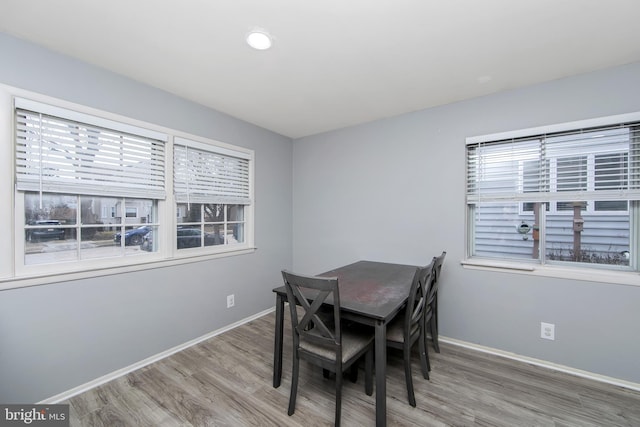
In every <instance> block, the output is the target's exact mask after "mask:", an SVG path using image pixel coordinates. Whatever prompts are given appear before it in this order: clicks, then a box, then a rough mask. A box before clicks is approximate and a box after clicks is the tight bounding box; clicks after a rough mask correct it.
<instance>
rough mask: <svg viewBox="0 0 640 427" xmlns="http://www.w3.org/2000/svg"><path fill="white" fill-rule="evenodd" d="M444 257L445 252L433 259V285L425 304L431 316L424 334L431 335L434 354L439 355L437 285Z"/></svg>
mask: <svg viewBox="0 0 640 427" xmlns="http://www.w3.org/2000/svg"><path fill="white" fill-rule="evenodd" d="M446 255H447V252H446V251H443V252H442V254H440V256H437V257H433V260H432V264H433V277H432V281H433V284H432V285H431V291H430V292H429V295H428V297H427V304H428V305H429V306H431V311H432V316H431V320H429V321H428V322H427V324H426V327H425V333H426V332H428V333H429V334H431V342H432V343H433V348H434V349H435V351H436V353H440V346H439V345H438V283H439V282H440V273H441V272H442V264H443V263H444V257H445V256H446Z"/></svg>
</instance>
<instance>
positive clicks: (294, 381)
mask: <svg viewBox="0 0 640 427" xmlns="http://www.w3.org/2000/svg"><path fill="white" fill-rule="evenodd" d="M299 369H300V359H298V357H297V355H296V356H294V357H293V369H292V373H291V394H290V396H289V411H288V412H287V414H288V415H293V413H294V412H295V410H296V394H297V393H298V373H299Z"/></svg>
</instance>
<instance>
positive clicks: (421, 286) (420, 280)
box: [387, 262, 433, 406]
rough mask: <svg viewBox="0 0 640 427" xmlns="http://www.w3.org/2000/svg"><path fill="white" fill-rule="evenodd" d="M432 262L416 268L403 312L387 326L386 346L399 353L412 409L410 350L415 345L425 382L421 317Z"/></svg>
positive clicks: (426, 359) (426, 357)
mask: <svg viewBox="0 0 640 427" xmlns="http://www.w3.org/2000/svg"><path fill="white" fill-rule="evenodd" d="M432 274H433V262H432V263H431V264H429V265H427V266H425V267H418V268H417V269H416V273H415V275H414V277H413V282H412V283H411V288H410V291H409V299H408V300H407V306H406V307H405V309H404V311H403V312H401V313H400V314H399V315H398V316H396V318H395V319H394V320H393V321H392V322H391V323H390V324H389V326H387V346H388V347H391V348H396V349H400V350H402V353H403V356H402V357H403V360H404V376H405V382H406V385H407V395H408V397H409V404H410V405H411V406H416V398H415V394H414V392H413V378H412V376H411V349H412V348H413V346H414V344H416V342H417V343H418V344H419V346H418V349H419V353H420V366H421V368H422V376H423V377H424V378H425V379H429V369H430V366H429V353H428V350H427V344H426V341H425V336H426V334H425V332H424V326H425V321H424V316H425V313H426V310H427V309H428V308H429V307H428V305H427V295H428V292H429V289H428V288H429V286H431V284H432V280H431V275H432Z"/></svg>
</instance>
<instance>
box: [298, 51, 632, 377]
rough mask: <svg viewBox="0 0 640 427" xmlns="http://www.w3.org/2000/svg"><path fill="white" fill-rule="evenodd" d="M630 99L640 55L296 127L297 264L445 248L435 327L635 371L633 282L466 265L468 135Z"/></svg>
mask: <svg viewBox="0 0 640 427" xmlns="http://www.w3.org/2000/svg"><path fill="white" fill-rule="evenodd" d="M635 111H640V63H635V64H631V65H627V66H622V67H618V68H613V69H608V70H602V71H598V72H594V73H590V74H585V75H580V76H574V77H570V78H565V79H562V80H557V81H553V82H549V83H546V84H540V85H536V86H532V87H527V88H523V89H518V90H511V91H507V92H502V93H499V94H496V95H491V96H486V97H482V98H477V99H473V100H470V101H465V102H459V103H455V104H451V105H446V106H442V107H439V108H433V109H428V110H424V111H419V112H415V113H411V114H405V115H402V116H399V117H394V118H390V119H386V120H379V121H376V122H372V123H368V124H365V125H361V126H355V127H350V128H346V129H342V130H338V131H334V132H329V133H325V134H320V135H315V136H312V137H307V138H301V139H299V140H296V141H294V148H293V152H294V156H293V164H294V185H293V188H294V190H293V200H294V204H293V212H294V218H293V219H294V222H293V224H294V225H293V238H294V239H293V260H294V261H293V265H294V269H296V270H299V271H305V272H308V273H320V272H322V271H326V270H329V269H330V268H332V267H335V266H339V265H342V264H346V263H349V262H352V261H356V260H359V259H369V260H378V261H388V262H398V263H406V264H426V263H428V262H429V261H430V260H431V257H432V256H434V255H437V254H439V253H440V252H441V251H443V250H446V251H447V259H446V261H445V265H444V270H443V277H442V285H441V288H440V289H441V294H440V303H441V306H440V307H441V318H440V321H441V333H442V334H443V335H445V336H446V337H450V338H454V339H458V340H463V341H466V342H470V343H475V344H480V345H483V346H488V347H492V348H496V349H501V350H504V351H508V352H513V353H516V354H520V355H524V356H528V357H533V358H538V359H542V360H546V361H550V362H554V363H558V364H562V365H566V366H570V367H573V368H576V369H581V370H586V371H589V372H593V373H597V374H601V375H606V376H610V377H613V378H618V379H622V380H626V381H631V382H636V383H640V364H639V362H638V360H639V354H640V309H639V307H640V286H622V285H614V284H607V283H595V282H586V281H576V280H561V279H553V278H543V277H533V276H527V275H522V274H513V273H506V272H505V273H501V272H490V271H479V270H471V269H465V268H463V267H462V266H461V265H460V261H461V260H462V259H463V258H464V253H465V248H464V244H465V236H464V224H465V198H464V189H465V185H464V178H465V138H466V137H468V136H475V135H483V134H490V133H494V132H503V131H509V130H515V129H523V128H529V127H534V126H542V125H547V124H554V123H562V122H567V121H573V120H582V119H587V118H592V117H599V116H607V115H614V114H622V113H628V112H635ZM638 284H639V285H640V277H639V278H638ZM541 321H544V322H548V323H555V325H556V340H555V341H548V340H542V339H540V338H539V336H540V322H541Z"/></svg>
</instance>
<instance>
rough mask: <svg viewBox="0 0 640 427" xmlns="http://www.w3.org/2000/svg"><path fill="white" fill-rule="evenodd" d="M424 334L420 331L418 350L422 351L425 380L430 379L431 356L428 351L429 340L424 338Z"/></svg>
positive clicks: (421, 357)
mask: <svg viewBox="0 0 640 427" xmlns="http://www.w3.org/2000/svg"><path fill="white" fill-rule="evenodd" d="M424 335H425V334H424V333H423V332H422V331H420V338H419V341H418V350H419V351H420V367H421V368H422V376H423V377H424V379H425V380H428V379H429V370H430V369H429V368H430V366H429V356H428V353H427V352H428V350H427V340H426V339H425V337H424Z"/></svg>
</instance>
